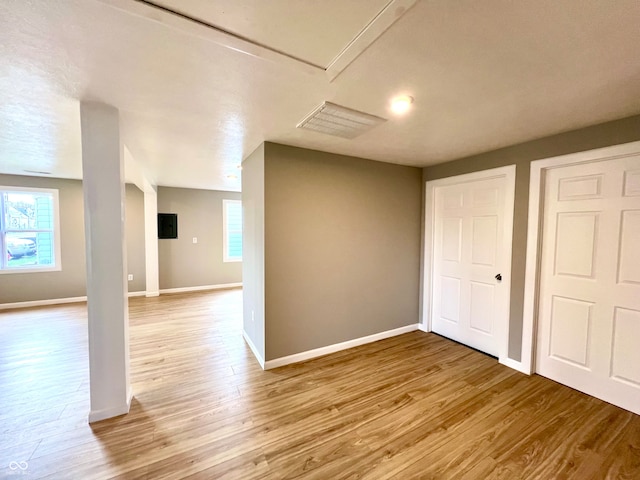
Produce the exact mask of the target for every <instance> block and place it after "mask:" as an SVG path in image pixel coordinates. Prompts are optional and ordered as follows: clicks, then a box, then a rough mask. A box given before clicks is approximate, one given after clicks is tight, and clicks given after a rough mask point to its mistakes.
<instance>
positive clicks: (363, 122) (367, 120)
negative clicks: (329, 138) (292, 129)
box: [298, 102, 387, 138]
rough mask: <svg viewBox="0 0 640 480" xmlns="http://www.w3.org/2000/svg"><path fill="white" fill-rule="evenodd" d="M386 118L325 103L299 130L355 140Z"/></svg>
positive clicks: (310, 115) (303, 122)
mask: <svg viewBox="0 0 640 480" xmlns="http://www.w3.org/2000/svg"><path fill="white" fill-rule="evenodd" d="M386 121H387V120H386V119H385V118H381V117H376V116H375V115H369V114H368V113H364V112H359V111H357V110H352V109H350V108H347V107H342V106H340V105H336V104H335V103H331V102H324V103H323V104H322V105H320V106H319V107H318V108H316V109H315V110H314V111H313V112H311V113H310V114H309V115H308V116H307V117H306V118H305V119H304V120H302V121H301V122H300V123H299V124H298V128H306V129H308V130H315V131H316V132H320V133H326V134H327V135H335V136H337V137H343V138H355V137H357V136H358V135H361V134H363V133H364V132H366V131H367V130H370V129H372V128H373V127H375V126H376V125H378V124H380V123H382V122H386Z"/></svg>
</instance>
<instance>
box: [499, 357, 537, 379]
mask: <svg viewBox="0 0 640 480" xmlns="http://www.w3.org/2000/svg"><path fill="white" fill-rule="evenodd" d="M499 362H500V363H501V364H502V365H504V366H505V367H509V368H513V369H514V370H517V371H519V372H522V373H524V374H526V375H531V372H530V371H529V369H528V368H527V366H526V365H525V364H524V363H523V362H519V361H518V360H514V359H513V358H501V359H499Z"/></svg>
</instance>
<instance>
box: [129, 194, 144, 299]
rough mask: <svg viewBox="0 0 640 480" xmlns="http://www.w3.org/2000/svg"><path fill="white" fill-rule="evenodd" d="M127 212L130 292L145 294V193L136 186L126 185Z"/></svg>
mask: <svg viewBox="0 0 640 480" xmlns="http://www.w3.org/2000/svg"><path fill="white" fill-rule="evenodd" d="M125 195H126V196H127V211H126V216H125V235H126V237H127V238H126V240H127V271H128V273H130V274H132V275H133V280H132V281H130V282H128V286H129V291H130V292H144V291H145V290H146V288H147V286H146V266H145V263H144V262H145V247H144V193H143V192H142V191H141V190H140V189H139V188H138V187H136V186H135V185H130V184H127V185H126V189H125Z"/></svg>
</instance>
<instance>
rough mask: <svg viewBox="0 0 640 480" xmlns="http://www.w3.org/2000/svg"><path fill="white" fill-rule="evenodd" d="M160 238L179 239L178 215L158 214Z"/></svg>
mask: <svg viewBox="0 0 640 480" xmlns="http://www.w3.org/2000/svg"><path fill="white" fill-rule="evenodd" d="M158 238H178V214H176V213H159V214H158Z"/></svg>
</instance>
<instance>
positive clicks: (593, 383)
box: [536, 156, 640, 414]
mask: <svg viewBox="0 0 640 480" xmlns="http://www.w3.org/2000/svg"><path fill="white" fill-rule="evenodd" d="M539 299H540V300H539V310H538V312H539V317H538V318H539V320H538V342H537V355H536V371H537V372H538V373H540V374H541V375H544V376H546V377H549V378H551V379H553V380H556V381H558V382H560V383H563V384H565V385H568V386H570V387H572V388H575V389H577V390H580V391H583V392H585V393H588V394H590V395H593V396H595V397H598V398H601V399H603V400H606V401H608V402H610V403H613V404H616V405H618V406H620V407H623V408H625V409H627V410H631V411H633V412H635V413H638V414H640V156H635V157H627V158H623V159H616V160H607V161H600V162H595V163H588V164H582V165H576V166H568V167H559V168H555V169H549V170H548V171H547V173H546V180H545V193H544V213H543V233H542V256H541V271H540V290H539Z"/></svg>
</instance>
